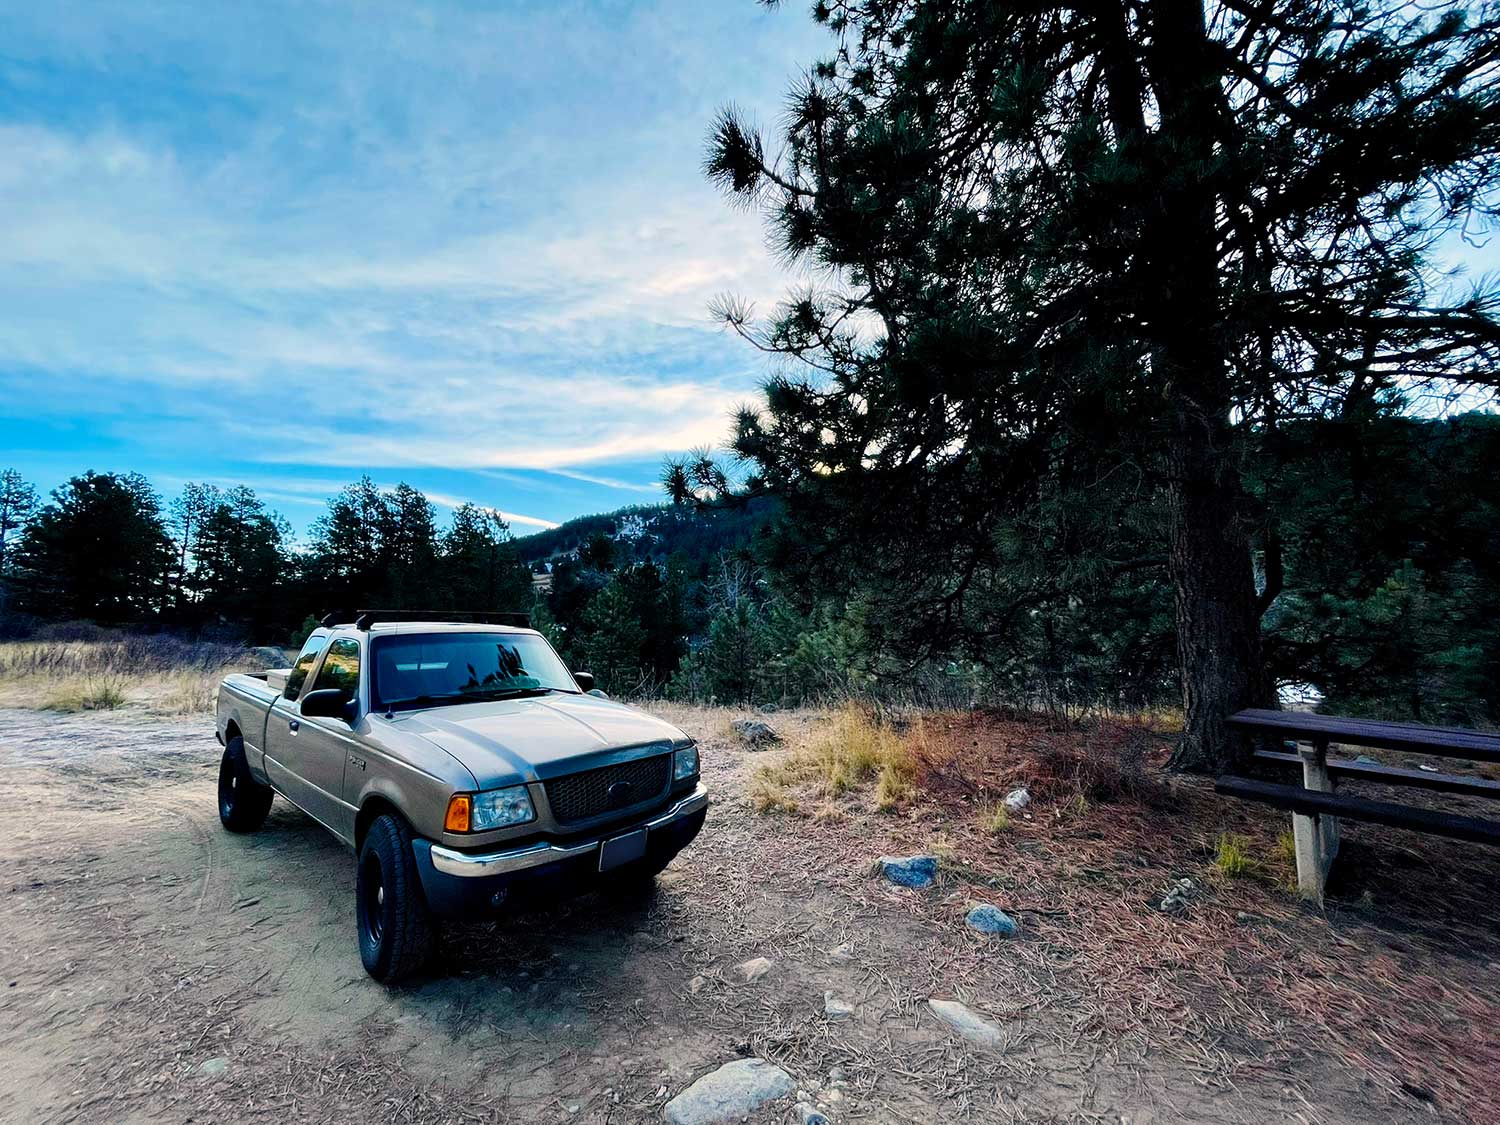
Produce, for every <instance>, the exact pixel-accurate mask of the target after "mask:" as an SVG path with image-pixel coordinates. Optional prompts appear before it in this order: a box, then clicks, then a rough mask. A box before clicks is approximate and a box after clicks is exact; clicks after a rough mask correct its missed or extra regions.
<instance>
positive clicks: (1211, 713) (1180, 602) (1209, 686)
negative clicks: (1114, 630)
mask: <svg viewBox="0 0 1500 1125" xmlns="http://www.w3.org/2000/svg"><path fill="white" fill-rule="evenodd" d="M1174 430H1175V433H1174V434H1173V443H1172V450H1171V452H1170V453H1169V473H1170V477H1171V485H1170V487H1169V493H1168V504H1169V519H1170V522H1171V527H1170V544H1169V548H1170V571H1171V575H1172V587H1173V593H1174V594H1175V597H1176V605H1177V655H1178V661H1179V663H1180V667H1181V676H1182V706H1183V711H1184V714H1185V717H1186V718H1185V723H1184V727H1183V735H1182V742H1181V744H1180V745H1179V746H1178V749H1177V752H1176V753H1175V754H1173V756H1172V761H1171V766H1172V768H1173V769H1177V770H1189V771H1194V772H1212V773H1220V772H1223V771H1224V770H1225V769H1226V768H1227V767H1229V766H1230V765H1231V764H1233V762H1234V761H1235V759H1236V758H1237V757H1238V756H1239V749H1240V747H1239V743H1240V741H1241V740H1239V739H1237V738H1236V737H1234V736H1233V735H1231V734H1230V732H1229V729H1228V727H1227V726H1226V724H1225V720H1226V719H1227V718H1228V717H1229V716H1230V715H1231V714H1233V713H1234V712H1235V711H1238V710H1240V709H1241V708H1244V707H1253V706H1262V705H1266V704H1268V703H1269V702H1270V700H1269V698H1268V697H1269V695H1270V688H1269V683H1268V681H1267V678H1266V676H1265V672H1264V667H1263V663H1262V660H1261V647H1260V610H1259V606H1258V604H1257V599H1256V594H1255V576H1254V573H1253V571H1252V569H1251V562H1250V542H1249V537H1248V535H1247V533H1246V530H1245V528H1244V525H1243V523H1242V522H1241V521H1240V519H1239V518H1238V511H1239V502H1240V482H1239V474H1238V472H1237V471H1236V470H1235V468H1234V466H1233V462H1232V461H1231V460H1230V459H1229V458H1228V456H1227V455H1226V453H1227V450H1226V445H1227V443H1228V440H1229V437H1230V435H1229V427H1228V420H1227V418H1216V417H1212V416H1207V417H1206V416H1204V415H1203V414H1202V413H1200V412H1198V410H1196V409H1195V408H1194V406H1193V405H1192V404H1183V409H1181V410H1180V411H1179V414H1178V418H1177V425H1176V426H1175V427H1174Z"/></svg>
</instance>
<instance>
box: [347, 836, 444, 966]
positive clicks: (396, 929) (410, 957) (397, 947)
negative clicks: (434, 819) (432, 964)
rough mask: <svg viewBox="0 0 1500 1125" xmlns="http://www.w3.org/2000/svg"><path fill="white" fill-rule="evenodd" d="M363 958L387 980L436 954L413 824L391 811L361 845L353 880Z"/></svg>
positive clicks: (365, 964) (364, 961) (360, 951)
mask: <svg viewBox="0 0 1500 1125" xmlns="http://www.w3.org/2000/svg"><path fill="white" fill-rule="evenodd" d="M354 901H355V915H356V922H357V925H358V929H359V959H360V961H362V962H363V963H364V966H365V972H367V973H369V974H370V975H371V976H372V977H374V978H375V979H376V980H378V981H380V982H381V983H382V984H395V983H396V982H397V981H399V980H401V979H403V978H404V977H408V976H410V975H411V974H412V973H414V972H416V971H417V970H419V969H421V968H422V966H423V965H425V964H426V963H427V960H428V958H429V957H430V956H431V955H432V916H431V914H430V913H429V911H428V909H427V900H426V899H424V898H423V897H422V883H421V878H420V876H418V874H417V862H416V859H415V858H414V857H413V856H412V850H411V829H410V828H409V827H407V824H406V821H404V820H402V819H401V818H400V817H398V816H394V815H392V814H390V813H386V814H384V815H382V816H379V817H377V818H376V820H375V823H374V824H372V825H370V830H369V832H367V833H366V834H365V840H364V844H363V846H362V847H361V848H360V850H359V867H358V869H357V873H356V876H355V881H354Z"/></svg>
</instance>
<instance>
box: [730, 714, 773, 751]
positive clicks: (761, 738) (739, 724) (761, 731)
mask: <svg viewBox="0 0 1500 1125" xmlns="http://www.w3.org/2000/svg"><path fill="white" fill-rule="evenodd" d="M729 725H730V727H732V728H733V729H734V733H735V734H737V735H739V736H740V738H741V739H742V740H743V741H744V742H746V743H747V744H748V745H749V747H750V749H752V750H764V749H766V748H767V747H768V746H775V745H776V744H777V743H778V742H780V741H781V735H779V734H777V733H776V732H775V731H774V730H772V729H771V726H770V724H769V723H763V722H761V721H760V720H759V719H735V720H734V721H733V722H732V723H730V724H729Z"/></svg>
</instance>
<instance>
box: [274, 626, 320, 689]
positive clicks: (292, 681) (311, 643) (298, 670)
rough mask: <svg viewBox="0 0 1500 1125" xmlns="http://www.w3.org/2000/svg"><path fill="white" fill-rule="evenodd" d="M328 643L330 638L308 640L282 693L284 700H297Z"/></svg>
mask: <svg viewBox="0 0 1500 1125" xmlns="http://www.w3.org/2000/svg"><path fill="white" fill-rule="evenodd" d="M327 643H328V638H327V637H326V636H322V637H308V638H307V643H306V644H305V645H303V646H302V651H301V652H299V653H298V654H297V663H295V664H293V665H292V670H291V672H290V673H289V674H288V675H287V678H286V687H285V688H284V689H283V690H282V692H281V694H282V697H283V698H285V699H296V698H297V693H298V692H299V691H301V690H302V684H303V683H304V682H305V681H306V680H307V674H308V673H309V672H311V671H312V666H313V665H314V664H316V663H317V662H318V654H319V653H320V652H322V651H323V646H324V645H326V644H327Z"/></svg>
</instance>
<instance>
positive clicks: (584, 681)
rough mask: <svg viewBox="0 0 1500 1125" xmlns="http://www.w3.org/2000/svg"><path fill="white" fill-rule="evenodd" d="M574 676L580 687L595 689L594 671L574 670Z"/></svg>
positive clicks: (587, 689)
mask: <svg viewBox="0 0 1500 1125" xmlns="http://www.w3.org/2000/svg"><path fill="white" fill-rule="evenodd" d="M573 678H574V679H575V680H577V681H578V686H579V687H580V688H582V689H583V690H584V691H593V690H594V673H592V672H574V673H573Z"/></svg>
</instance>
